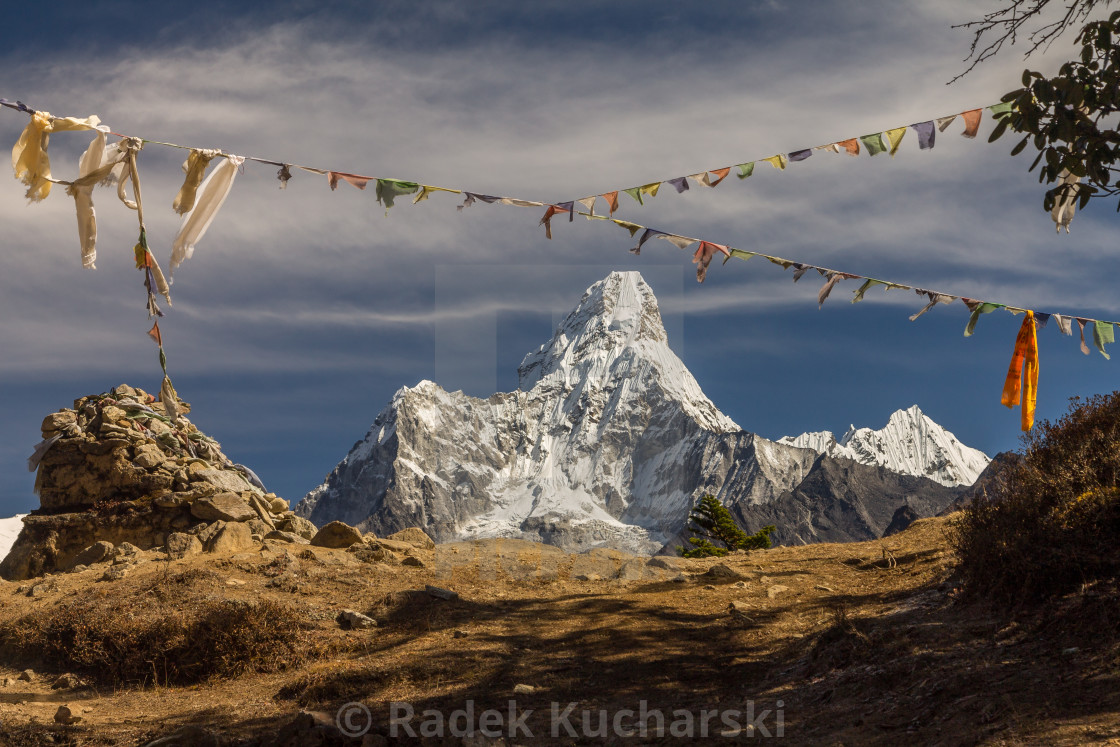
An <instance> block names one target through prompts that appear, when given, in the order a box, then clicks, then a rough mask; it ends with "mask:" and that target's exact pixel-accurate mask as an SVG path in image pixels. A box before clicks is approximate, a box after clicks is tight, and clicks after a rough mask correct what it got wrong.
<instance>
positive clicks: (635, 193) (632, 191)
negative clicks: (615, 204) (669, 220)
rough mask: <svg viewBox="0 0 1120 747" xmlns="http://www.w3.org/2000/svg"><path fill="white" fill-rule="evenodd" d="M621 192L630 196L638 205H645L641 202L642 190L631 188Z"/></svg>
mask: <svg viewBox="0 0 1120 747" xmlns="http://www.w3.org/2000/svg"><path fill="white" fill-rule="evenodd" d="M622 191H623V192H625V193H626V194H628V195H630V196H631V197H633V198H634V199H635V200H637V201H638V204H639V205H645V203H644V202H642V188H641V187H631V188H630V189H624V190H622ZM631 235H633V234H631Z"/></svg>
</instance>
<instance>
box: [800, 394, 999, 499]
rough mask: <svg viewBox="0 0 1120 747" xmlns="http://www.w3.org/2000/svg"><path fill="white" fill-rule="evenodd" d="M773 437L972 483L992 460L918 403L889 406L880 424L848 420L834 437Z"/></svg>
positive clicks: (828, 433) (901, 469)
mask: <svg viewBox="0 0 1120 747" xmlns="http://www.w3.org/2000/svg"><path fill="white" fill-rule="evenodd" d="M778 443H783V444H788V445H790V446H797V447H800V448H804V449H812V450H813V451H816V452H817V453H820V454H828V455H829V456H832V457H842V458H845V459H851V460H852V461H855V462H859V463H860V464H867V465H870V466H878V467H886V468H887V469H889V470H892V471H894V472H898V473H900V474H904V475H915V476H918V477H927V478H929V479H931V480H934V481H935V482H939V483H941V484H942V485H947V486H957V485H971V484H972V483H974V482H976V478H977V477H979V476H980V473H981V472H983V471H984V468H985V467H987V466H988V463H989V462H991V461H992V460H991V458H990V457H989V456H988V455H987V454H985V453H984V452H982V451H979V450H977V449H973V448H971V447H969V446H965V445H964V444H962V443H961V442H960V441H959V440H958V439H957V437H956V436H954V435H953V434H952V433H950V432H949V431H947V430H946V429H945V428H943V427H941V426H940V425H938V424H937V423H935V422H933V421H932V420H930V418H929V417H928V416H927V415H926V414H925V413H923V412H922V411H921V409H919V408H918V406H917V405H911V406H910V407H909V408H907V409H905V410H898V411H896V412H894V413H893V414H892V415H891V416H890V419H889V420H888V421H887V424H886V425H885V426H883V427H882V428H880V429H879V430H872V429H871V428H856V427H855V426H854V425H853V426H851V427H850V428H849V429H848V432H847V433H845V434H844V436H843V437H842V438H841V439H840V440H839V441H837V440H836V437H835V436H834V435H833V434H832V432H831V431H814V432H810V433H802V434H801V435H800V436H783V437H782V438H779V439H778Z"/></svg>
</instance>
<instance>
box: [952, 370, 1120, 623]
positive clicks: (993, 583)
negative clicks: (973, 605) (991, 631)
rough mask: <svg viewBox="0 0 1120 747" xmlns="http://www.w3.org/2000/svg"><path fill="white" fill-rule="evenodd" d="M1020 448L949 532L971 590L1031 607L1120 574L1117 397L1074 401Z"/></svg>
mask: <svg viewBox="0 0 1120 747" xmlns="http://www.w3.org/2000/svg"><path fill="white" fill-rule="evenodd" d="M1023 445H1024V449H1023V452H1024V453H1023V456H1022V458H1021V459H1019V460H1017V461H1013V462H1009V463H1008V464H1005V465H1004V466H1003V467H1002V468H1001V470H1000V471H999V472H998V473H997V475H996V477H995V479H994V481H993V484H992V487H991V488H990V489H989V490H988V494H987V496H985V497H982V498H977V499H976V500H974V501H973V502H972V503H971V504H969V506H968V507H967V508H966V509H965V510H964V512H963V514H962V515H961V518H960V519H958V520H957V521H956V522H955V524H954V525H953V527H952V531H951V539H952V542H953V545H954V546H955V548H956V550H957V552H958V554H959V555H960V571H961V574H962V580H963V582H964V585H965V589H966V590H967V591H970V592H972V593H975V594H979V595H983V596H987V597H992V598H995V599H999V600H1002V601H1011V602H1017V601H1027V600H1032V599H1043V598H1046V597H1050V596H1053V595H1056V594H1061V593H1064V592H1068V591H1071V590H1073V589H1076V588H1077V587H1078V586H1079V585H1081V584H1083V583H1086V582H1089V581H1092V580H1094V579H1098V578H1103V577H1108V576H1111V575H1115V574H1117V573H1118V572H1120V392H1114V393H1112V394H1110V395H1097V396H1094V397H1091V398H1089V399H1087V400H1080V399H1078V398H1074V399H1073V400H1072V401H1071V404H1070V409H1069V412H1068V413H1066V415H1064V416H1063V417H1062V418H1061V419H1059V420H1058V421H1057V422H1055V423H1051V422H1049V421H1043V422H1042V423H1039V424H1038V425H1036V426H1035V427H1034V429H1033V430H1031V431H1030V432H1029V433H1028V434H1026V435H1024V436H1023Z"/></svg>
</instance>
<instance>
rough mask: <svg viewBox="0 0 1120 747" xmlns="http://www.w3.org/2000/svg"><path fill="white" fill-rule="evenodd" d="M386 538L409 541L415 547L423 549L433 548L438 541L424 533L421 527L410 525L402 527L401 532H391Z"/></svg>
mask: <svg viewBox="0 0 1120 747" xmlns="http://www.w3.org/2000/svg"><path fill="white" fill-rule="evenodd" d="M386 539H391V540H395V541H397V542H407V543H408V544H410V545H412V546H413V547H419V548H420V549H421V550H433V549H435V546H436V543H435V540H433V539H432V538H431V537H429V536H428V535H427V534H425V533H424V530H423V529H421V528H420V527H409V528H408V529H402V530H401V531H399V532H396V533H394V534H390V535H389V536H388V537H386Z"/></svg>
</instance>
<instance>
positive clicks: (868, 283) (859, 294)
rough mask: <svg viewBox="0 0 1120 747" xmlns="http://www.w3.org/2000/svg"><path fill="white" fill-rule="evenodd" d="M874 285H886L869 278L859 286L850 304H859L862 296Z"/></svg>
mask: <svg viewBox="0 0 1120 747" xmlns="http://www.w3.org/2000/svg"><path fill="white" fill-rule="evenodd" d="M876 285H886V283H884V282H883V281H882V280H872V279H871V278H868V279H867V280H864V281H863V285H861V286H860V287H859V290H857V291H856V295H855V297H854V298H853V299H852V303H859V302H860V301H862V300H863V294H864V293H866V292H867V290H868V289H869V288H872V287H874V286H876Z"/></svg>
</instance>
